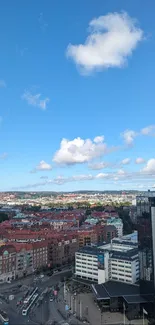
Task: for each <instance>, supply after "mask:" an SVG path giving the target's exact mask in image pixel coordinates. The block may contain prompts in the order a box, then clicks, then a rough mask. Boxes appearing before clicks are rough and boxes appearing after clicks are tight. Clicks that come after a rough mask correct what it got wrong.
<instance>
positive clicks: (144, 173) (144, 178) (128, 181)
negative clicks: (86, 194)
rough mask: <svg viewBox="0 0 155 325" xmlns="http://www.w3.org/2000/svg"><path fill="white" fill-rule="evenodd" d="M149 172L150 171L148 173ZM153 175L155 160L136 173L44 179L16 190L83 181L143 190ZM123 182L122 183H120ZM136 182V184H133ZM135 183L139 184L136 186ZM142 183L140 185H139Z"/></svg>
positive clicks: (121, 171)
mask: <svg viewBox="0 0 155 325" xmlns="http://www.w3.org/2000/svg"><path fill="white" fill-rule="evenodd" d="M150 170H151V171H150ZM154 175H155V159H154V164H153V166H152V167H151V168H147V169H144V170H140V171H138V172H125V171H124V170H122V169H120V170H118V171H116V172H114V173H99V174H96V175H92V174H82V175H73V176H69V177H65V176H63V175H59V176H57V177H56V178H53V179H45V180H44V181H42V182H38V183H34V184H28V185H24V186H21V187H18V189H20V188H21V189H24V188H25V189H26V188H27V189H28V188H36V187H42V186H46V185H47V186H49V185H51V184H56V185H63V184H66V183H71V182H78V183H79V182H85V181H95V186H97V184H98V183H97V182H98V181H100V180H103V181H104V183H105V184H108V185H109V184H113V182H114V181H117V184H118V185H119V186H123V187H124V188H125V187H126V186H128V188H131V187H132V185H133V184H134V188H135V189H136V188H140V187H141V184H144V186H145V188H148V187H151V185H148V181H150V182H152V176H154ZM122 182H123V183H122ZM135 182H136V183H135ZM137 182H139V183H138V184H137ZM140 182H142V183H140Z"/></svg>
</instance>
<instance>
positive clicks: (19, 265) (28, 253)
mask: <svg viewBox="0 0 155 325" xmlns="http://www.w3.org/2000/svg"><path fill="white" fill-rule="evenodd" d="M14 247H15V248H16V278H21V277H23V276H26V275H29V274H32V273H33V246H32V244H15V245H14Z"/></svg>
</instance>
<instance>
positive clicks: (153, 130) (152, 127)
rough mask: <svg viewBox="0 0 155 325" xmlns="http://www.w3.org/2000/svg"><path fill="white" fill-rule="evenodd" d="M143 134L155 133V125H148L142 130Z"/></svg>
mask: <svg viewBox="0 0 155 325" xmlns="http://www.w3.org/2000/svg"><path fill="white" fill-rule="evenodd" d="M141 134H143V135H155V125H149V126H146V127H145V128H143V129H142V130H141Z"/></svg>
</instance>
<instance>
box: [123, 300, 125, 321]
mask: <svg viewBox="0 0 155 325" xmlns="http://www.w3.org/2000/svg"><path fill="white" fill-rule="evenodd" d="M123 318H124V325H125V303H124V302H123Z"/></svg>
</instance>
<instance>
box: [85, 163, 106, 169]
mask: <svg viewBox="0 0 155 325" xmlns="http://www.w3.org/2000/svg"><path fill="white" fill-rule="evenodd" d="M109 166H110V163H107V162H98V163H94V164H90V165H89V168H90V169H93V170H100V169H103V168H107V167H109Z"/></svg>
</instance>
